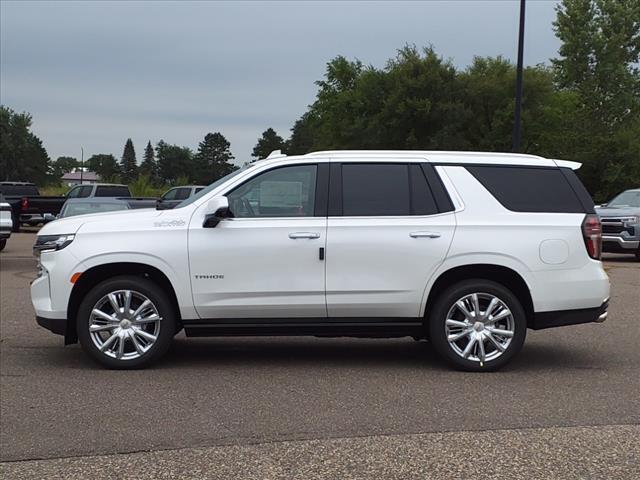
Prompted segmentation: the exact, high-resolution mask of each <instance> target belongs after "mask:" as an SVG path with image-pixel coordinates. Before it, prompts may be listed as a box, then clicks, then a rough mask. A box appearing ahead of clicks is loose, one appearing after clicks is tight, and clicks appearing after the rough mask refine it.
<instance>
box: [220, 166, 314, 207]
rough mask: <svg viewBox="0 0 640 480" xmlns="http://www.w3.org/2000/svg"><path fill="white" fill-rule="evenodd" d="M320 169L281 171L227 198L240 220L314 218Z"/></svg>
mask: <svg viewBox="0 0 640 480" xmlns="http://www.w3.org/2000/svg"><path fill="white" fill-rule="evenodd" d="M316 175H317V166H316V165H297V166H291V167H281V168H276V169H274V170H269V171H267V172H264V173H261V174H259V175H257V176H256V177H254V178H252V179H251V180H249V181H248V182H246V183H244V184H242V185H240V186H239V187H237V188H236V189H234V190H233V191H232V192H231V193H229V194H227V198H228V199H229V209H230V210H231V213H232V214H233V216H234V217H236V218H261V217H312V216H313V215H314V209H315V191H316Z"/></svg>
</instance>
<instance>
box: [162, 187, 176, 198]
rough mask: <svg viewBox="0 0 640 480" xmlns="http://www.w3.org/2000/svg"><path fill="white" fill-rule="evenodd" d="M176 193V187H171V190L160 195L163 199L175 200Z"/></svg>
mask: <svg viewBox="0 0 640 480" xmlns="http://www.w3.org/2000/svg"><path fill="white" fill-rule="evenodd" d="M176 193H178V189H177V188H172V189H171V190H169V191H168V192H167V193H165V194H164V195H163V196H162V199H163V200H175V199H176Z"/></svg>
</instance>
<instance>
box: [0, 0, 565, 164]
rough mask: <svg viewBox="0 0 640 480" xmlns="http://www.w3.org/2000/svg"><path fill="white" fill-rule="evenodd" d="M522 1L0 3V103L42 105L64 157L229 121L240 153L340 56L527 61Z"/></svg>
mask: <svg viewBox="0 0 640 480" xmlns="http://www.w3.org/2000/svg"><path fill="white" fill-rule="evenodd" d="M556 3H557V2H554V1H541V0H538V1H535V0H529V1H528V2H527V24H526V41H525V57H524V58H525V64H526V65H532V64H536V63H542V62H548V59H549V58H551V57H553V56H555V55H556V52H557V49H558V46H559V43H558V40H557V39H556V38H555V36H554V34H553V30H552V25H551V22H552V21H553V20H554V18H555V13H554V6H555V4H556ZM518 11H519V2H517V1H448V2H437V1H431V2H415V1H414V2H364V1H361V2H317V3H315V2H300V3H294V2H266V1H263V2H229V3H226V2H193V3H187V2H175V3H174V2H169V1H158V2H153V1H142V2H126V3H125V2H116V1H112V2H77V1H76V2H68V3H67V2H49V1H45V2H28V1H21V2H13V1H5V0H3V1H2V2H1V3H0V27H1V28H0V40H1V43H0V55H1V56H0V101H1V103H2V104H4V105H7V106H9V107H11V108H13V109H14V110H17V111H27V112H30V113H31V114H32V115H33V118H34V125H33V130H34V132H35V133H36V134H37V135H38V136H39V137H40V138H41V139H42V140H43V142H44V145H45V147H46V149H47V151H48V152H49V156H50V157H51V158H52V159H55V158H57V157H58V156H60V155H70V156H75V157H78V158H79V157H80V147H81V146H82V147H84V152H85V159H86V158H88V156H90V155H92V154H94V153H113V154H114V155H115V156H116V157H117V158H120V156H121V155H122V150H123V146H124V143H125V141H126V139H127V138H128V137H131V138H132V139H133V142H134V145H135V148H136V153H137V156H138V161H141V156H142V152H143V149H144V146H145V145H146V143H147V141H148V140H151V142H152V143H153V144H155V143H156V142H157V141H158V140H160V139H164V140H165V141H167V142H169V143H177V144H180V145H185V146H189V147H191V148H193V149H195V148H197V145H198V142H199V141H200V140H201V139H202V138H203V137H204V135H205V134H206V133H207V132H215V131H220V132H222V133H223V134H224V135H225V136H226V137H227V139H229V141H230V142H231V150H232V152H233V154H234V155H235V156H236V162H237V163H240V164H241V163H244V161H246V160H248V159H249V157H250V154H251V150H252V148H253V146H254V145H255V143H256V141H257V138H258V137H259V135H260V134H261V133H262V132H263V131H264V130H265V129H266V128H268V127H273V128H275V129H276V130H277V131H278V133H280V134H281V135H282V136H283V137H285V138H286V137H288V136H289V129H290V128H291V126H292V125H293V123H294V121H295V120H296V119H297V118H298V117H299V116H300V115H301V114H302V113H303V112H304V111H305V109H306V106H307V105H309V104H310V103H312V102H313V100H314V97H315V93H316V88H315V85H314V81H316V80H318V79H320V78H322V76H323V73H324V69H325V65H326V63H327V62H328V61H329V60H330V59H331V58H333V57H335V56H336V55H344V56H346V57H347V58H349V59H354V58H358V59H360V60H361V61H362V62H363V63H365V64H373V65H375V66H383V65H384V63H385V61H386V60H387V59H388V58H390V57H392V56H393V55H394V54H395V51H396V50H397V49H398V48H400V47H402V46H403V45H405V44H407V43H408V44H416V45H418V46H424V45H429V44H432V45H433V46H434V48H435V49H436V51H437V52H438V53H439V54H440V55H442V56H444V57H446V58H450V59H451V60H452V61H453V63H454V64H455V65H456V66H459V67H464V66H466V65H468V64H469V63H470V62H471V60H472V58H473V56H474V55H482V56H486V55H491V56H496V55H503V56H504V57H507V58H509V59H511V60H513V61H514V62H515V58H516V45H517V44H516V41H517V25H518Z"/></svg>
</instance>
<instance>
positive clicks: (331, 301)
mask: <svg viewBox="0 0 640 480" xmlns="http://www.w3.org/2000/svg"><path fill="white" fill-rule="evenodd" d="M330 178H331V183H330V193H329V218H328V230H327V251H326V298H327V311H328V315H329V316H330V317H365V316H366V317H417V316H418V315H419V314H420V305H421V299H422V295H423V292H424V289H425V287H426V285H427V281H428V279H429V277H430V276H431V275H432V274H433V272H434V271H435V269H436V268H437V267H438V266H439V265H440V263H441V262H442V261H443V260H444V258H445V256H446V254H447V250H448V248H449V246H450V244H451V240H452V238H453V233H454V229H455V215H454V213H453V206H452V205H451V201H450V200H449V199H448V196H446V191H445V190H444V187H443V186H442V183H441V182H440V180H439V177H437V174H436V173H435V171H434V170H433V168H432V167H431V166H430V165H429V164H420V163H409V162H407V163H401V162H395V161H393V160H391V161H388V162H380V161H371V162H368V161H364V162H357V163H346V162H345V163H333V164H332V165H331V177H330ZM431 184H434V185H433V186H432V185H431ZM434 187H435V188H434ZM434 190H435V191H434ZM443 195H444V196H443Z"/></svg>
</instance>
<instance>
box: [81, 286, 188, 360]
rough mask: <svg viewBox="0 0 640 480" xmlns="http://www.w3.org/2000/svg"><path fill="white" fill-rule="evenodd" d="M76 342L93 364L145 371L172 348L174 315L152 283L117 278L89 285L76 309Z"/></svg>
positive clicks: (165, 297) (161, 292)
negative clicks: (143, 369) (94, 362)
mask: <svg viewBox="0 0 640 480" xmlns="http://www.w3.org/2000/svg"><path fill="white" fill-rule="evenodd" d="M77 331H78V340H79V341H80V344H81V345H82V348H83V349H84V350H85V351H86V352H87V353H88V354H89V355H90V356H91V357H92V358H93V359H94V360H96V361H97V362H98V363H100V364H101V365H103V366H105V367H107V368H114V369H133V368H142V367H146V366H148V365H150V364H152V363H153V362H156V361H157V360H159V359H160V358H161V357H162V356H163V355H164V354H165V353H166V352H167V351H168V349H169V347H170V346H171V341H172V340H173V335H174V334H175V332H176V313H175V310H174V308H173V306H172V304H171V302H170V301H169V300H168V298H167V294H166V292H165V291H164V290H163V289H162V288H160V287H159V286H158V285H157V284H155V283H153V282H152V281H151V280H149V279H147V278H143V277H136V276H121V277H115V278H112V279H109V280H106V281H104V282H102V283H100V284H98V285H97V286H96V287H94V288H93V289H92V290H91V291H90V292H89V293H88V294H87V296H86V297H85V298H84V300H83V301H82V303H81V304H80V308H79V309H78V317H77Z"/></svg>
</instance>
